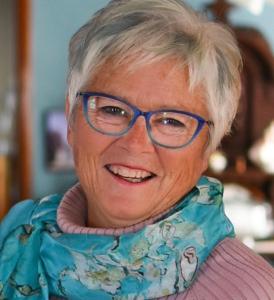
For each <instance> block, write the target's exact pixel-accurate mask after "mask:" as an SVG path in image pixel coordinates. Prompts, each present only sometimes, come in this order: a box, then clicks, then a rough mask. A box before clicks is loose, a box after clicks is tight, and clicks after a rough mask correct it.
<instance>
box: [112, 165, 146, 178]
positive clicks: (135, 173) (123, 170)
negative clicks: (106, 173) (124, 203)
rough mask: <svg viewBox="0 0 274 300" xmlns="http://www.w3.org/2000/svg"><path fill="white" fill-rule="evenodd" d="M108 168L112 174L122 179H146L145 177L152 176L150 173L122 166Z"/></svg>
mask: <svg viewBox="0 0 274 300" xmlns="http://www.w3.org/2000/svg"><path fill="white" fill-rule="evenodd" d="M108 168H109V169H110V171H111V172H113V173H114V174H117V175H120V176H123V177H127V178H146V177H148V176H151V175H152V173H150V172H147V171H143V170H135V169H129V168H127V167H122V166H112V165H109V166H108Z"/></svg>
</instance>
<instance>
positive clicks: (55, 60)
mask: <svg viewBox="0 0 274 300" xmlns="http://www.w3.org/2000/svg"><path fill="white" fill-rule="evenodd" d="M107 2H108V1H107V0H100V1H99V0H81V1H77V0H58V1H56V0H32V5H33V20H32V21H33V45H32V46H33V95H32V96H33V97H32V115H33V117H32V118H33V120H32V122H33V127H32V128H33V149H34V150H33V164H32V169H33V197H34V198H37V197H41V196H43V195H46V194H49V193H54V192H62V191H64V190H66V189H67V187H69V186H71V184H72V183H73V182H75V176H74V175H73V173H69V174H66V173H59V174H58V173H52V172H49V171H47V170H46V169H45V163H44V157H45V153H44V148H45V145H44V141H43V138H44V137H43V116H44V114H45V112H46V111H47V110H49V109H50V108H52V107H63V106H64V101H65V90H66V84H65V78H66V70H67V46H68V42H69V39H70V37H71V35H72V34H73V33H74V32H75V31H76V30H77V29H78V28H79V27H80V25H82V24H83V23H84V22H86V21H87V20H88V18H89V17H90V15H91V14H92V13H93V12H94V11H96V10H97V9H99V8H100V7H102V6H104V5H105V4H106V3H107ZM187 2H188V3H189V4H191V5H192V6H193V7H194V8H196V9H202V7H203V5H204V4H206V3H209V2H211V1H208V0H207V1H206V0H192V1H191V0H188V1H187ZM273 16H274V7H271V6H269V5H268V6H266V8H265V9H264V11H263V13H262V14H261V15H260V16H258V17H257V16H254V15H252V14H250V13H248V12H247V11H246V10H244V9H237V10H235V11H234V12H233V13H232V14H231V21H232V22H233V24H245V25H251V26H257V27H258V28H259V29H260V30H261V31H262V32H263V33H264V34H265V35H266V37H267V38H268V39H269V41H270V44H271V45H272V48H273V49H274V34H273V24H272V19H273Z"/></svg>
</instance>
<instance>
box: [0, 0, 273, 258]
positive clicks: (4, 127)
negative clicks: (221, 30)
mask: <svg viewBox="0 0 274 300" xmlns="http://www.w3.org/2000/svg"><path fill="white" fill-rule="evenodd" d="M107 2H108V1H107V0H100V1H99V0H81V1H75V0H58V1H56V0H0V219H1V218H3V216H4V215H5V214H6V213H7V211H8V209H9V208H10V207H11V206H12V205H14V204H15V203H16V202H17V201H20V200H22V199H26V198H32V199H38V198H41V197H43V196H45V195H48V194H51V193H60V192H61V193H62V192H64V191H65V190H66V189H67V188H68V187H70V186H71V185H72V184H73V183H75V182H76V180H77V179H76V177H75V175H74V171H73V161H72V158H71V154H70V149H69V148H68V146H67V144H66V120H65V117H64V113H63V111H64V103H65V98H66V73H67V54H68V53H67V48H68V43H69V39H70V37H71V36H72V34H73V33H74V32H75V31H76V30H77V29H78V28H79V27H80V26H81V25H82V24H84V23H85V22H86V21H87V20H88V19H89V18H90V16H91V15H92V14H93V13H94V12H95V11H96V10H98V9H99V8H101V7H102V6H104V5H105V4H106V3H107ZM186 2H187V3H188V4H189V5H191V6H192V7H193V8H195V9H196V10H199V11H203V12H204V13H205V14H207V15H208V16H209V17H210V18H211V19H215V20H219V21H221V22H224V23H226V24H227V25H228V26H230V27H231V29H232V30H233V31H234V32H235V35H236V37H237V39H238V42H239V45H240V48H241V51H242V55H243V60H244V70H243V74H242V81H243V86H244V88H243V93H242V99H241V106H240V110H239V113H238V116H237V118H236V121H235V123H234V125H233V130H232V134H231V135H230V136H229V137H227V138H225V140H224V141H223V143H222V145H221V148H220V149H219V150H218V151H216V152H215V153H214V154H213V155H212V157H211V159H210V168H209V171H208V175H211V176H213V177H217V178H219V179H221V180H222V181H223V182H224V183H225V202H226V211H227V214H228V215H229V216H230V218H231V219H232V221H233V222H234V224H235V226H236V231H237V234H238V236H239V238H241V239H242V240H243V241H244V242H245V243H246V244H248V245H249V246H250V247H252V248H254V249H255V251H257V252H258V253H260V254H262V255H264V256H265V257H266V258H267V259H269V260H270V261H274V238H273V236H274V234H273V232H274V221H273V220H274V218H273V216H274V55H273V53H274V0H233V1H232V0H231V1H229V0H227V1H225V0H216V1H212V0H192V1H190V0H189V1H186ZM209 71H210V70H209Z"/></svg>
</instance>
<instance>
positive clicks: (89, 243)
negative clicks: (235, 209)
mask: <svg viewBox="0 0 274 300" xmlns="http://www.w3.org/2000/svg"><path fill="white" fill-rule="evenodd" d="M222 194H223V187H222V185H221V184H220V183H219V182H218V181H217V180H215V179H213V178H209V177H201V178H200V180H199V182H198V184H197V186H195V187H194V188H193V189H192V190H191V191H190V192H189V193H188V194H187V195H186V196H185V197H183V198H182V199H181V200H180V201H179V202H178V204H177V205H175V206H174V207H173V208H172V209H171V210H170V211H169V212H168V213H167V214H166V215H164V216H162V217H161V219H159V220H157V221H155V222H154V223H153V224H150V225H147V226H145V227H144V228H142V229H140V230H139V231H137V232H135V233H125V234H121V235H120V236H111V235H100V234H67V233H63V232H62V231H61V230H60V228H59V227H58V224H57V222H56V211H57V208H58V205H59V204H60V201H61V200H62V196H60V195H51V196H47V197H45V198H43V199H42V200H40V201H38V202H33V201H27V202H23V203H20V204H19V205H17V206H15V208H13V210H12V211H11V213H10V215H11V216H13V217H10V218H7V220H6V221H4V222H3V224H2V228H1V231H0V247H1V248H0V249H1V250H0V299H25V297H28V298H27V299H30V300H36V299H49V295H57V296H61V297H65V298H68V299H73V300H78V299H79V300H80V299H81V300H85V299H116V300H118V299H121V300H122V299H155V298H159V297H163V296H167V295H172V294H178V293H182V292H184V291H185V290H186V289H187V288H188V287H189V286H190V285H191V284H192V282H193V281H194V280H195V277H196V276H197V273H198V271H199V269H200V267H201V265H202V264H203V262H205V261H206V259H207V257H208V256H209V255H210V253H211V252H212V251H213V249H214V248H215V247H216V245H217V244H218V243H219V242H221V241H222V240H223V239H225V238H226V237H233V236H234V229H233V226H232V224H231V223H230V221H229V220H228V218H227V217H226V216H225V213H224V209H223V202H222ZM20 205H21V206H25V208H24V210H23V211H24V217H23V216H22V208H21V209H19V208H18V207H19V206H20ZM19 211H20V213H19ZM26 215H27V219H28V221H27V222H26ZM9 219H10V220H9ZM11 219H12V221H11ZM1 240H2V245H1Z"/></svg>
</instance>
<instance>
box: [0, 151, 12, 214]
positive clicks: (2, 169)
mask: <svg viewBox="0 0 274 300" xmlns="http://www.w3.org/2000/svg"><path fill="white" fill-rule="evenodd" d="M9 200H10V199H9V160H8V157H7V156H4V155H0V220H1V219H2V218H3V217H4V215H5V214H6V213H7V211H8V209H9V206H10V204H9Z"/></svg>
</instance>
